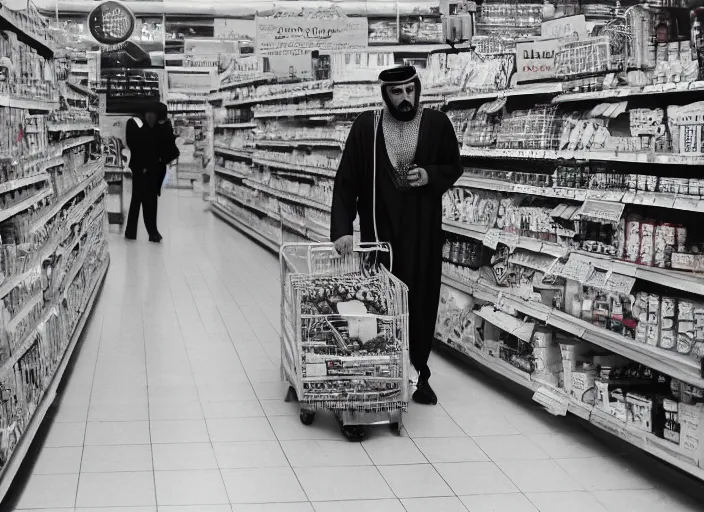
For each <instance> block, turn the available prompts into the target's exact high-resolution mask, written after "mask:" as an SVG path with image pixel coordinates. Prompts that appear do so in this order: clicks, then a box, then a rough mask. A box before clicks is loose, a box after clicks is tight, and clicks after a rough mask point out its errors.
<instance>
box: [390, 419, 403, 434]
mask: <svg viewBox="0 0 704 512" xmlns="http://www.w3.org/2000/svg"><path fill="white" fill-rule="evenodd" d="M389 427H391V430H392V431H394V432H395V433H396V434H398V435H401V431H402V430H403V423H401V422H400V421H397V422H396V423H389Z"/></svg>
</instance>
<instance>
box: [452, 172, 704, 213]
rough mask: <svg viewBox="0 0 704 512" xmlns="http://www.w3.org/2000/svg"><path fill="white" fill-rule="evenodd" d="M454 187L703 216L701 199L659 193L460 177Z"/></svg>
mask: <svg viewBox="0 0 704 512" xmlns="http://www.w3.org/2000/svg"><path fill="white" fill-rule="evenodd" d="M456 186H458V187H468V188H479V189H484V190H493V191H496V192H506V193H514V194H527V195H534V196H542V197H551V198H555V199H564V200H570V201H585V200H587V199H598V200H599V201H608V202H616V203H625V204H636V205H643V206H655V207H659V208H672V209H675V210H683V211H689V212H700V213H704V200H702V199H700V198H699V197H698V196H689V195H686V194H666V193H662V192H643V191H634V190H629V191H619V190H596V189H577V188H565V187H536V186H531V185H520V184H517V183H510V182H506V181H501V180H494V179H491V178H483V177H480V176H469V175H464V176H462V177H461V178H460V179H459V180H458V181H457V183H456Z"/></svg>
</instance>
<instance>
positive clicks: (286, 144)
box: [255, 139, 345, 149]
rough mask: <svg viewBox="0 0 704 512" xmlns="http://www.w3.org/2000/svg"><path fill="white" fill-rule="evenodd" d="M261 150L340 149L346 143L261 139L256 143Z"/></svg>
mask: <svg viewBox="0 0 704 512" xmlns="http://www.w3.org/2000/svg"><path fill="white" fill-rule="evenodd" d="M255 145H256V146H257V147H261V148H338V149H342V148H343V147H344V146H345V143H344V142H340V141H337V140H333V139H330V140H323V139H319V140H272V139H260V140H257V141H256V142H255Z"/></svg>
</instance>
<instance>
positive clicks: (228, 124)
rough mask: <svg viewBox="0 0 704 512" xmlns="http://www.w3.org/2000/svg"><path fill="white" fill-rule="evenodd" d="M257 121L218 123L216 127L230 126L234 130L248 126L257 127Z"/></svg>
mask: <svg viewBox="0 0 704 512" xmlns="http://www.w3.org/2000/svg"><path fill="white" fill-rule="evenodd" d="M256 127H257V123H225V124H217V125H215V128H216V129H217V128H229V129H233V130H244V129H246V128H256Z"/></svg>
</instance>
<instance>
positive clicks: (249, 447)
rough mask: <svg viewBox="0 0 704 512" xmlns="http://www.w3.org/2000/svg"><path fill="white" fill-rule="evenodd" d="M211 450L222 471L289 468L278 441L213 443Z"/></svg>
mask: <svg viewBox="0 0 704 512" xmlns="http://www.w3.org/2000/svg"><path fill="white" fill-rule="evenodd" d="M213 449H214V450H215V456H216V458H217V462H218V465H219V467H220V468H222V469H245V468H272V467H273V468H278V467H289V463H288V460H287V459H286V455H285V454H284V452H283V450H282V449H281V445H280V444H279V442H278V441H241V442H235V443H213Z"/></svg>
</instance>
